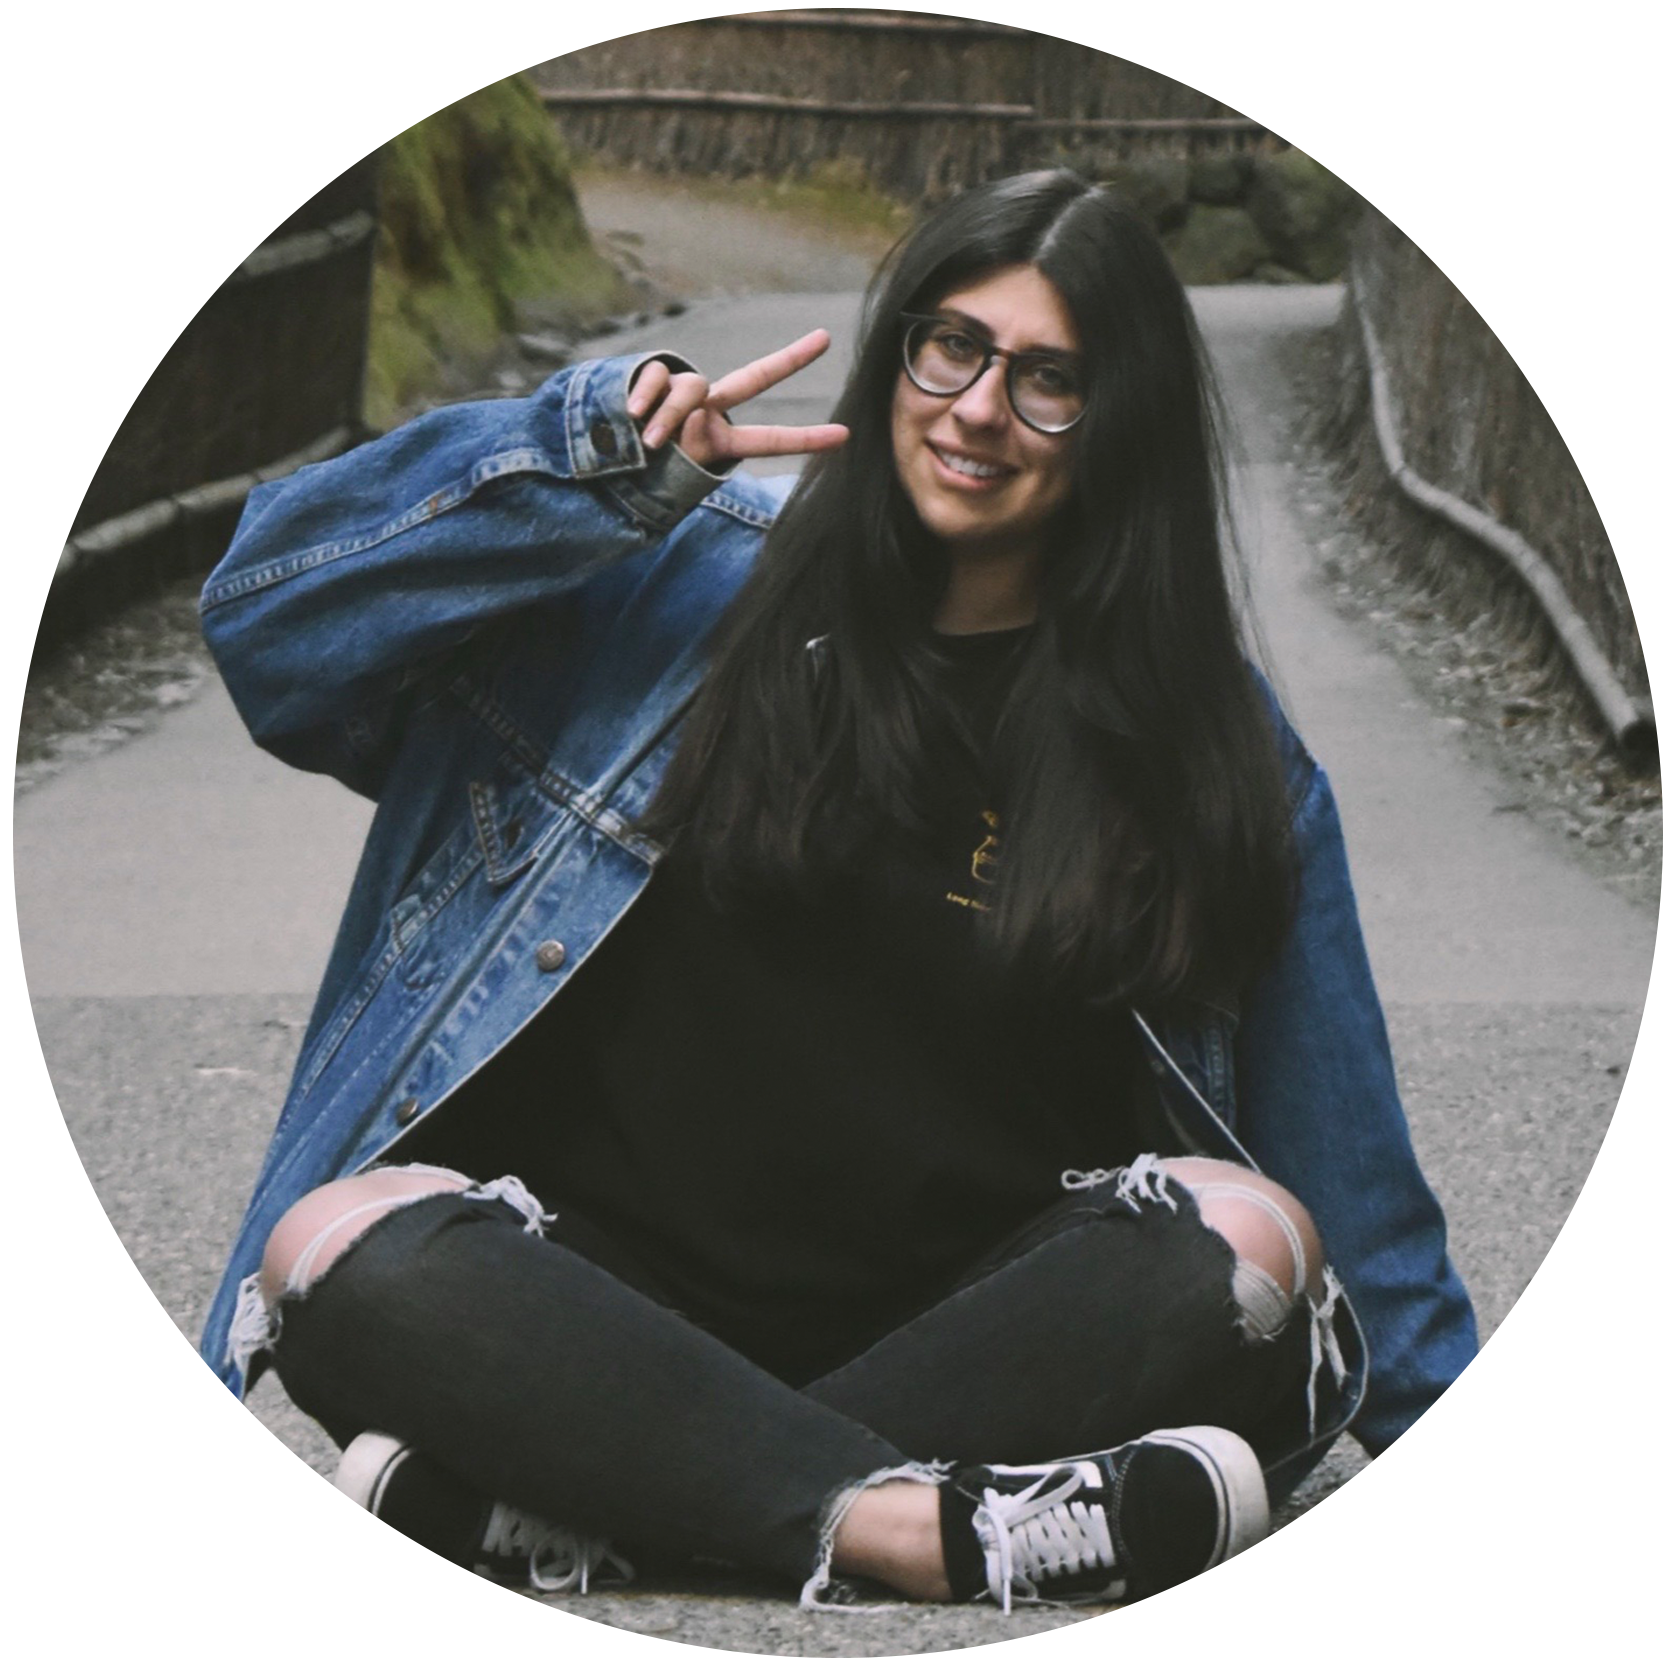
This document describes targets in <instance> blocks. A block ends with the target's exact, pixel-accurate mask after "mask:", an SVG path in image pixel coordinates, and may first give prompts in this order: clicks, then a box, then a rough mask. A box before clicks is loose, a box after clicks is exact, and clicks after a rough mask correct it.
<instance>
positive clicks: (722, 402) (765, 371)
mask: <svg viewBox="0 0 1667 1667" xmlns="http://www.w3.org/2000/svg"><path fill="white" fill-rule="evenodd" d="M832 339H833V338H832V337H831V336H829V334H828V332H827V331H826V330H812V331H811V332H810V334H809V335H808V336H800V337H799V339H798V340H797V341H796V342H791V343H789V344H788V345H787V346H786V347H783V348H778V349H777V350H776V351H775V352H774V353H766V354H765V355H764V357H763V358H762V359H754V360H753V362H752V363H751V364H750V365H742V366H741V368H740V369H739V370H732V371H731V372H730V373H729V375H728V376H724V377H720V378H719V379H718V380H717V381H716V382H714V383H713V384H712V391H711V393H709V394H708V395H707V398H706V403H707V404H708V405H710V406H711V407H712V409H713V410H714V411H727V410H729V408H730V407H731V406H734V405H741V404H743V403H744V402H745V401H747V400H749V399H756V398H757V397H758V395H759V394H761V393H763V392H764V390H765V389H766V388H773V387H775V385H776V384H777V383H778V382H784V381H786V380H787V378H788V377H790V376H791V375H793V373H794V372H795V371H801V370H803V369H804V368H805V366H806V365H808V364H810V363H811V362H812V361H814V360H816V359H820V358H821V357H822V355H823V354H824V353H826V352H827V351H828V344H829V342H830V341H831V340H832Z"/></svg>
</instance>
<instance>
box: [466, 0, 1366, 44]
mask: <svg viewBox="0 0 1667 1667" xmlns="http://www.w3.org/2000/svg"><path fill="white" fill-rule="evenodd" d="M452 10H455V12H457V15H458V17H462V18H470V17H480V15H482V13H485V15H487V17H517V18H520V17H558V18H563V20H572V22H587V23H715V25H733V23H738V25H742V27H752V28H830V30H845V32H849V33H865V35H884V33H892V35H937V37H944V38H959V40H1027V38H1029V37H1030V35H1034V33H1037V32H1040V30H1065V28H1200V27H1202V28H1224V27H1225V28H1242V27H1275V28H1277V27H1280V25H1285V27H1297V28H1302V27H1309V28H1314V27H1319V25H1329V23H1334V22H1335V18H1334V15H1332V13H1330V12H1329V10H1325V8H1324V7H1294V8H1290V10H1279V8H1277V7H1270V8H1257V10H1252V8H1245V10H1242V12H1237V10H1232V8H1225V10H1199V12H1189V10H1185V8H1177V10H1157V8H1154V10H1139V12H1134V13H1130V12H1060V13H1042V15H1040V17H1032V18H1029V20H1025V22H1024V23H994V22H974V20H970V18H937V17H905V15H899V13H885V12H837V10H820V8H817V10H803V8H790V7H780V8H775V7H772V8H768V10H758V8H747V7H735V8H730V7H647V5H645V7H593V5H582V7H547V5H527V7H495V5H488V7H462V8H452Z"/></svg>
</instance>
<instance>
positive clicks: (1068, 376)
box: [1024, 359, 1081, 399]
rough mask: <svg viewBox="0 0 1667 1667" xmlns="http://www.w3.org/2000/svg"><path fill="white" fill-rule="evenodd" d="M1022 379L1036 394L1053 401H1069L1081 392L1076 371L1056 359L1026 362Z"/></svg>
mask: <svg viewBox="0 0 1667 1667" xmlns="http://www.w3.org/2000/svg"><path fill="white" fill-rule="evenodd" d="M1024 379H1025V381H1026V382H1028V383H1029V384H1030V386H1031V387H1033V388H1034V389H1035V390H1036V391H1037V393H1039V394H1046V395H1048V396H1049V397H1050V398H1053V399H1069V398H1073V397H1075V395H1077V394H1078V393H1080V392H1081V384H1080V382H1079V380H1078V377H1077V373H1076V371H1075V370H1074V369H1073V368H1072V367H1071V366H1070V365H1067V364H1065V363H1063V362H1062V361H1061V360H1058V359H1031V360H1028V361H1027V362H1026V364H1025V367H1024Z"/></svg>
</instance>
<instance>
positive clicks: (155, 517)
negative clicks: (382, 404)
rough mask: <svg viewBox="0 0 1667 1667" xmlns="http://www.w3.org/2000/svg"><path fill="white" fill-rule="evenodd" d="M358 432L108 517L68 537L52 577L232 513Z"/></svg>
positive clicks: (332, 435) (336, 432)
mask: <svg viewBox="0 0 1667 1667" xmlns="http://www.w3.org/2000/svg"><path fill="white" fill-rule="evenodd" d="M361 432H362V431H357V430H354V429H351V428H348V427H345V426H344V427H341V428H333V429H331V430H330V432H329V433H328V434H322V435H320V436H319V438H318V439H316V440H314V441H312V442H311V443H310V444H309V445H305V446H303V447H302V448H301V449H300V450H299V451H293V452H291V453H289V455H288V456H287V457H280V458H278V459H277V461H276V462H273V463H268V464H266V465H265V466H264V467H262V468H259V469H250V470H248V471H247V472H246V473H244V474H241V475H232V476H230V477H228V478H227V479H225V480H215V481H209V482H208V483H207V484H206V485H203V486H192V487H188V488H187V489H186V490H185V491H183V492H174V493H171V494H169V496H168V497H166V498H158V499H156V500H155V502H153V503H148V504H143V505H141V506H140V507H139V508H138V509H130V510H127V511H126V512H125V513H123V514H121V515H113V516H111V518H110V519H109V520H108V521H100V522H99V523H98V525H97V526H93V527H86V528H83V529H82V531H80V532H78V533H73V534H71V536H70V539H69V542H68V543H67V544H65V546H64V551H63V554H62V555H61V556H60V557H59V558H58V571H57V577H58V578H60V579H61V578H63V577H64V576H65V574H67V573H71V572H74V571H76V570H77V569H79V568H81V567H84V566H86V565H87V564H89V563H92V562H97V561H101V560H102V559H103V558H104V557H106V556H110V555H114V554H115V553H116V552H117V551H120V550H125V549H127V548H129V547H130V546H131V545H134V544H138V543H140V542H141V541H143V540H144V539H147V538H151V537H153V536H154V535H155V534H157V533H160V532H165V531H167V530H168V529H169V528H171V527H176V526H184V525H186V524H187V523H189V522H191V521H196V520H200V519H201V518H202V517H203V516H205V515H210V514H213V513H214V512H215V511H217V510H227V509H236V508H238V507H240V506H241V505H242V503H243V500H244V499H245V498H247V497H248V496H249V494H250V493H251V492H252V491H254V489H255V488H256V487H257V486H259V485H260V484H261V483H262V482H263V481H268V480H280V479H282V478H283V476H285V475H288V474H293V473H294V472H295V471H296V470H297V469H299V468H300V467H301V466H302V464H304V463H317V462H319V461H320V460H321V459H323V458H326V457H334V456H335V455H336V454H337V453H338V452H343V451H346V450H347V448H348V447H349V446H350V445H352V444H353V443H354V442H355V440H357V439H358V438H359V437H360V433H361Z"/></svg>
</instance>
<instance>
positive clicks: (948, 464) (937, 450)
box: [927, 441, 1016, 480]
mask: <svg viewBox="0 0 1667 1667" xmlns="http://www.w3.org/2000/svg"><path fill="white" fill-rule="evenodd" d="M927 450H928V451H930V452H931V454H932V455H933V456H934V457H935V458H937V460H938V461H939V462H940V463H941V464H943V466H944V467H945V468H946V469H948V470H949V471H950V472H951V473H952V474H956V475H959V476H960V477H961V478H962V479H963V480H995V479H997V478H998V477H1000V476H1002V475H1010V474H1013V473H1015V472H1016V471H1014V470H1013V469H1011V468H1009V467H1007V466H1006V465H1005V464H1001V463H981V462H980V461H979V460H978V459H977V458H975V457H968V456H966V455H965V454H964V453H962V452H953V451H946V450H945V449H944V448H943V447H942V446H935V445H933V444H932V443H931V442H930V441H928V442H927Z"/></svg>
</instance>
